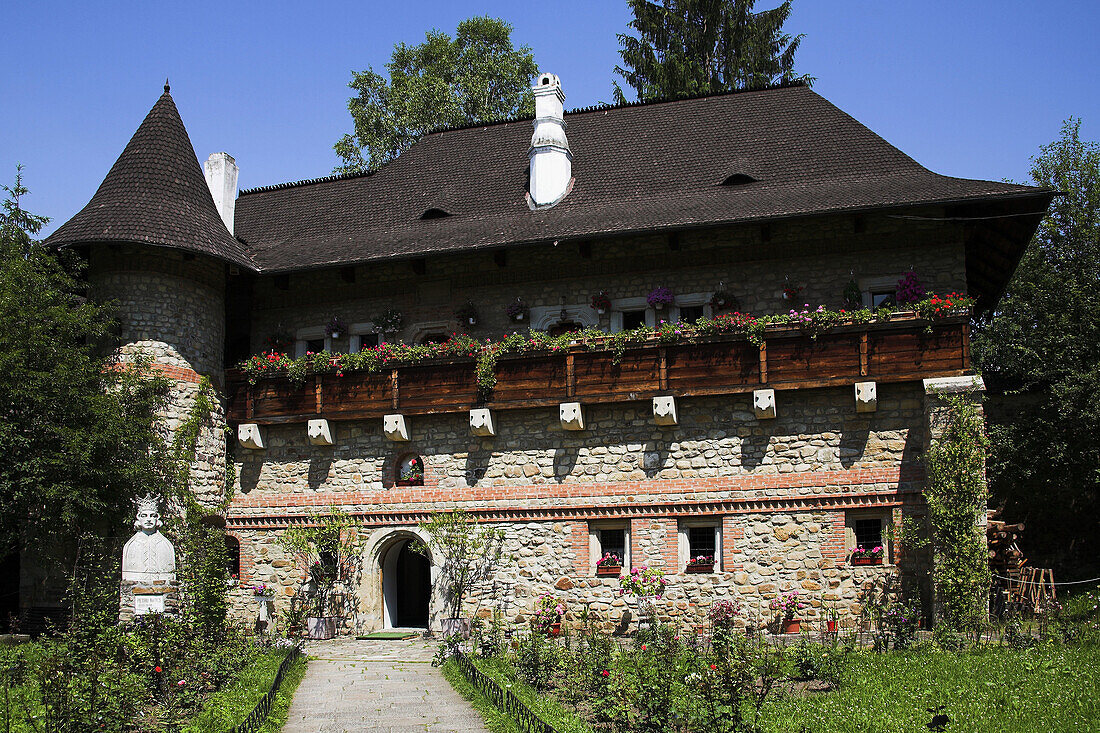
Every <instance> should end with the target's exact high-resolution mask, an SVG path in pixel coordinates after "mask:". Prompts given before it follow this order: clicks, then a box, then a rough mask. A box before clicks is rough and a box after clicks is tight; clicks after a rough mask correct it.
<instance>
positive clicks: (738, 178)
mask: <svg viewBox="0 0 1100 733" xmlns="http://www.w3.org/2000/svg"><path fill="white" fill-rule="evenodd" d="M755 182H756V179H755V178H753V177H752V176H750V175H748V174H746V173H732V174H730V175H728V176H726V178H725V180H723V181H722V182H721V183H720V184H718V185H720V186H744V185H745V184H746V183H755Z"/></svg>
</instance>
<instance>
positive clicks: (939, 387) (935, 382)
mask: <svg viewBox="0 0 1100 733" xmlns="http://www.w3.org/2000/svg"><path fill="white" fill-rule="evenodd" d="M984 391H985V381H984V380H983V379H982V378H981V377H979V376H978V375H977V374H973V375H970V376H968V377H938V378H936V379H926V380H924V393H925V394H927V395H936V394H964V393H966V392H984Z"/></svg>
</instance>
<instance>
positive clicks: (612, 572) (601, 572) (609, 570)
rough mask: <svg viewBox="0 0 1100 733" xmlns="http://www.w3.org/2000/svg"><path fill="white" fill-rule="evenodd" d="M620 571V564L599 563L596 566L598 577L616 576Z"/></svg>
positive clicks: (621, 567) (621, 568) (621, 569)
mask: <svg viewBox="0 0 1100 733" xmlns="http://www.w3.org/2000/svg"><path fill="white" fill-rule="evenodd" d="M622 571H623V566H622V565H601V566H599V567H597V568H596V575H598V576H600V577H612V578H617V577H619V574H620V573H621V572H622Z"/></svg>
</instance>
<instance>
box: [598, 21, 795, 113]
mask: <svg viewBox="0 0 1100 733" xmlns="http://www.w3.org/2000/svg"><path fill="white" fill-rule="evenodd" d="M627 1H628V3H629V5H630V8H631V10H633V11H634V20H632V21H631V22H630V27H631V28H633V29H634V30H635V31H637V33H638V36H637V37H635V36H632V35H629V34H625V33H623V34H620V35H619V37H618V38H619V45H620V46H621V49H620V51H619V55H620V56H622V59H623V65H622V66H616V67H615V73H617V74H619V75H620V76H622V77H623V79H624V80H626V83H627V84H628V85H629V86H630V87H632V88H633V89H634V91H635V93H636V94H637V98H638V99H639V100H640V101H649V100H653V99H675V98H678V97H687V96H693V95H697V94H713V93H717V92H724V91H730V90H734V89H747V88H754V87H760V86H765V85H768V84H774V83H777V82H789V81H795V80H800V81H806V82H812V81H813V78H812V77H809V76H806V75H802V76H797V75H796V74H795V72H794V54H795V52H796V51H797V50H798V45H799V43H801V41H802V36H801V35H798V36H793V37H792V36H791V35H790V34H788V33H784V32H783V24H784V23H785V22H786V21H787V18H788V16H790V14H791V0H786V2H783V3H782V4H780V5H779V7H777V8H774V9H772V10H763V11H760V12H755V13H754V12H753V5H754V4H755V0H661V2H659V3H658V2H652V1H651V0H627ZM614 87H615V101H616V103H620V104H621V103H622V102H625V101H626V95H624V94H623V90H622V88H621V87H620V86H619V83H618V82H615V83H614Z"/></svg>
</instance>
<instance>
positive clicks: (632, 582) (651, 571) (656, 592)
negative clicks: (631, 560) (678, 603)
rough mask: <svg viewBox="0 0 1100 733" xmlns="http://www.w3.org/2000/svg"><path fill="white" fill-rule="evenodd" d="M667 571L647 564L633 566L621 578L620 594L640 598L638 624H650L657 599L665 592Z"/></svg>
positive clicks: (654, 613) (655, 610)
mask: <svg viewBox="0 0 1100 733" xmlns="http://www.w3.org/2000/svg"><path fill="white" fill-rule="evenodd" d="M667 585H668V580H666V579H665V571H664V570H661V569H660V568H650V567H646V566H645V565H643V566H641V567H637V568H631V569H630V572H629V573H627V574H626V575H623V576H621V577H620V578H619V595H620V596H626V595H630V596H634V597H635V598H637V599H638V625H639V627H641V626H642V625H643V624H644V625H645V626H649V625H650V623H651V622H652V620H653V617H654V616H655V615H656V612H657V604H656V601H659V600H661V598H663V597H664V594H665V586H667Z"/></svg>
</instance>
